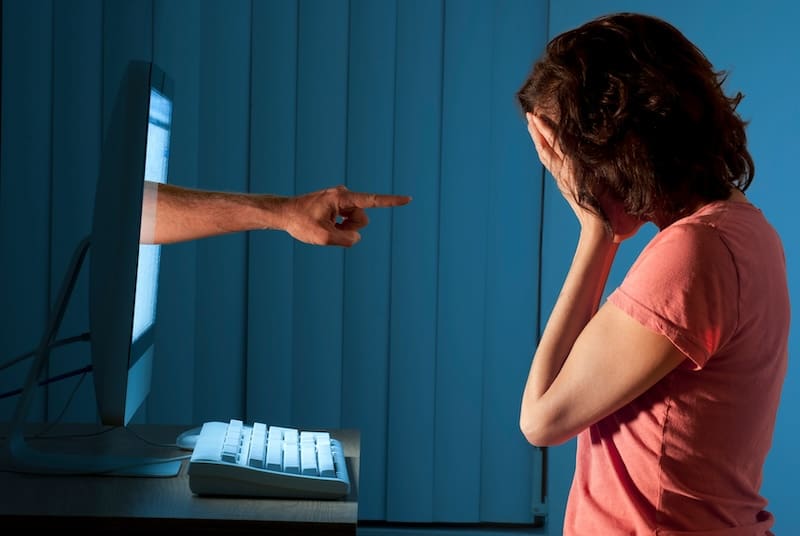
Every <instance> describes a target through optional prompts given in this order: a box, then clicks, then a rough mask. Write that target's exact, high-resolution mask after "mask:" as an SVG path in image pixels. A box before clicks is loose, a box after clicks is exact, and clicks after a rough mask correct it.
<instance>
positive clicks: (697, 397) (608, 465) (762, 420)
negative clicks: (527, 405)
mask: <svg viewBox="0 0 800 536" xmlns="http://www.w3.org/2000/svg"><path fill="white" fill-rule="evenodd" d="M608 299H609V301H610V302H611V303H613V304H614V305H616V306H617V307H619V308H620V309H622V310H623V311H625V312H626V313H627V314H629V315H630V316H631V317H633V318H634V319H636V320H637V321H639V322H640V323H641V324H642V325H644V326H646V327H649V328H651V329H653V330H654V331H657V332H658V333H661V334H663V335H665V336H666V337H668V338H669V339H670V340H671V341H672V342H673V343H674V344H675V346H676V347H677V348H679V349H680V350H681V351H682V352H683V353H684V354H686V357H687V359H686V361H684V363H683V365H681V366H679V367H678V368H677V369H675V370H673V371H672V372H670V373H669V374H668V375H667V376H666V377H664V378H663V379H662V380H661V381H659V382H658V383H657V384H656V385H654V386H653V387H652V388H651V389H649V390H648V391H647V392H645V393H644V394H643V395H641V396H640V397H639V398H637V399H636V400H634V401H633V402H631V403H630V404H628V405H627V406H625V407H623V408H622V409H620V410H619V411H617V412H616V413H614V414H612V415H609V416H608V417H606V418H604V419H602V420H601V421H599V422H597V423H596V424H594V425H592V426H590V427H589V428H588V429H586V430H584V431H583V432H581V433H580V434H579V436H578V445H577V448H578V450H577V459H576V469H575V475H574V479H573V483H572V488H571V491H570V495H569V500H568V503H567V511H566V516H565V525H564V534H565V535H569V536H573V535H574V536H615V535H623V534H625V535H637V536H640V535H659V536H679V535H680V536H684V535H692V536H699V535H704V536H754V535H759V536H764V535H770V534H771V532H770V530H769V529H770V527H772V525H773V516H772V514H771V513H769V512H768V511H767V510H766V506H767V501H766V500H765V499H764V498H763V497H762V496H761V495H760V488H761V480H762V466H763V464H764V460H765V458H766V456H767V452H768V451H769V449H770V446H771V443H772V434H773V430H774V426H775V416H776V412H777V409H778V402H779V399H780V394H781V388H782V385H783V379H784V376H785V373H786V366H787V343H788V334H789V320H790V319H789V315H790V310H789V295H788V288H787V281H786V265H785V258H784V254H783V248H782V245H781V241H780V238H779V237H778V235H777V234H776V232H775V231H774V229H773V228H772V227H771V226H770V224H769V223H768V222H767V221H766V220H765V218H764V217H763V215H762V213H761V211H760V210H758V209H757V208H756V207H754V206H753V205H751V204H749V203H742V202H725V201H720V202H715V203H711V204H709V205H707V206H705V207H703V208H702V209H701V210H700V211H698V212H696V213H695V214H693V215H691V216H689V217H686V218H684V219H682V220H679V221H677V222H675V223H674V224H672V225H670V226H669V227H667V228H665V229H664V230H662V231H661V232H659V233H658V234H656V236H655V237H654V238H653V240H652V241H651V242H650V243H649V244H648V245H647V247H646V248H645V249H644V251H642V253H641V255H640V256H639V258H638V259H637V260H636V262H635V263H634V265H633V266H632V267H631V269H630V271H629V272H628V274H627V275H626V277H625V280H624V281H623V282H622V284H621V286H620V287H619V288H617V289H616V290H614V292H613V293H612V294H611V295H610V296H609V298H608Z"/></svg>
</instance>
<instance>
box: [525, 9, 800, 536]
mask: <svg viewBox="0 0 800 536" xmlns="http://www.w3.org/2000/svg"><path fill="white" fill-rule="evenodd" d="M724 81H725V73H724V72H718V71H715V70H714V69H713V67H712V65H711V64H710V63H709V61H708V60H707V59H706V57H705V56H704V55H703V54H702V52H701V51H700V50H698V49H697V48H696V47H695V46H694V45H693V44H692V43H691V42H689V41H688V40H687V39H686V38H685V37H684V36H683V35H682V34H681V33H680V32H679V31H678V30H677V29H676V28H674V27H673V26H671V25H669V24H668V23H666V22H664V21H662V20H659V19H657V18H653V17H650V16H644V15H638V14H631V13H621V14H614V15H610V16H606V17H601V18H599V19H596V20H593V21H590V22H588V23H586V24H584V25H583V26H581V27H579V28H576V29H574V30H571V31H568V32H566V33H564V34H562V35H559V36H557V37H556V38H555V39H553V40H552V41H551V42H550V43H549V44H548V45H547V48H546V50H545V52H544V54H543V56H542V57H541V58H540V59H539V60H538V61H537V62H536V63H535V65H534V67H533V70H532V72H531V74H530V76H529V77H528V79H527V80H526V81H525V82H524V84H523V85H522V87H521V88H520V90H519V91H518V94H517V97H518V100H519V103H520V105H521V107H522V109H523V111H524V112H525V115H526V119H527V122H528V130H529V132H530V135H531V138H532V139H533V142H534V145H535V148H536V151H537V153H538V155H539V159H540V160H541V162H542V164H543V165H544V166H545V167H546V168H547V169H548V170H549V171H550V173H551V174H552V175H553V177H554V178H555V181H556V183H557V185H558V187H559V189H560V191H561V192H562V194H563V195H564V197H565V198H566V200H567V201H568V203H569V204H570V206H571V208H572V210H573V211H574V212H575V215H576V216H577V218H578V221H579V223H580V233H579V237H578V242H577V247H576V251H575V254H574V257H573V261H572V264H571V266H570V269H569V271H568V273H567V276H566V279H565V281H564V283H563V287H562V289H561V292H560V294H559V296H558V299H557V301H556V303H555V305H554V307H553V310H552V312H551V316H550V318H549V320H548V322H547V325H546V327H545V329H544V331H543V333H542V336H541V340H540V342H539V345H538V347H537V349H536V352H535V354H534V357H533V361H532V364H531V368H530V373H529V376H528V380H527V383H526V385H525V390H524V394H523V398H522V403H521V412H520V427H521V429H522V432H523V433H524V434H525V437H526V438H527V439H528V441H529V442H530V443H532V444H534V445H540V446H544V445H556V444H559V443H562V442H564V441H566V440H568V439H570V438H572V437H574V436H577V437H578V440H577V457H576V469H575V475H574V479H573V483H572V488H571V491H570V495H569V499H568V503H567V510H566V515H565V527H564V534H566V535H581V536H587V535H602V536H611V535H616V534H636V535H643V534H658V535H663V536H666V535H670V536H676V535H687V534H692V535H700V534H704V535H714V536H723V535H725V536H734V535H735V536H740V535H748V536H750V535H756V534H758V535H765V534H771V532H770V528H771V527H772V525H773V522H774V519H773V516H772V514H771V513H769V512H768V511H767V510H765V507H766V504H767V502H766V500H765V499H764V498H763V497H762V496H761V495H760V486H761V480H762V469H763V464H764V460H765V458H766V456H767V453H768V451H769V449H770V446H771V441H772V434H773V430H774V425H775V416H776V412H777V408H778V403H779V399H780V393H781V388H782V384H783V380H784V376H785V373H786V365H787V341H788V333H789V315H790V305H789V297H788V288H787V281H786V267H785V259H784V254H783V249H782V245H781V241H780V238H779V236H778V235H777V233H776V232H775V230H774V229H773V228H772V226H771V225H770V224H769V223H768V221H767V220H766V219H765V217H764V215H763V214H762V212H761V211H760V210H759V209H758V208H757V207H755V206H754V205H753V204H752V203H751V202H750V201H749V200H748V199H747V197H746V196H745V193H744V192H745V190H746V189H747V187H748V186H749V185H750V182H751V181H752V179H753V176H754V165H753V161H752V159H751V156H750V154H749V152H748V149H747V144H746V136H745V122H744V121H743V120H742V119H741V118H740V117H739V115H738V114H737V112H736V107H737V105H738V103H739V101H740V100H741V98H742V95H741V94H737V95H735V96H733V97H728V96H726V95H725V93H724V91H723V88H722V85H723V82H724ZM645 222H653V223H654V224H655V225H656V226H657V227H658V229H659V231H658V233H656V235H655V237H654V238H653V239H652V240H651V241H650V243H649V244H648V245H647V246H646V247H645V248H644V250H643V251H642V252H641V253H640V255H639V257H638V259H637V260H636V262H635V263H634V264H633V266H632V267H631V268H630V270H629V272H628V273H627V274H626V277H625V279H624V280H623V282H622V284H621V285H620V286H619V287H618V288H616V289H613V291H612V292H611V293H610V295H609V296H608V299H607V300H605V302H604V303H603V304H602V305H601V304H600V301H601V296H602V295H603V291H604V287H605V285H606V281H607V277H608V273H609V270H610V267H611V265H612V262H613V260H614V257H615V254H616V252H617V248H618V247H619V243H620V242H621V241H623V240H624V239H626V238H628V237H630V236H632V235H633V234H635V233H636V232H637V231H638V229H639V228H640V227H641V226H642V225H643V224H644V223H645Z"/></svg>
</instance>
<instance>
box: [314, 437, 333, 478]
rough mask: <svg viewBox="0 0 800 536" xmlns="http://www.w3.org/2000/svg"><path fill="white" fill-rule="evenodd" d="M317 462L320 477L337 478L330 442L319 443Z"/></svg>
mask: <svg viewBox="0 0 800 536" xmlns="http://www.w3.org/2000/svg"><path fill="white" fill-rule="evenodd" d="M317 460H318V462H319V476H326V477H335V476H336V471H335V470H334V467H333V452H331V444H330V442H328V443H325V442H322V443H317Z"/></svg>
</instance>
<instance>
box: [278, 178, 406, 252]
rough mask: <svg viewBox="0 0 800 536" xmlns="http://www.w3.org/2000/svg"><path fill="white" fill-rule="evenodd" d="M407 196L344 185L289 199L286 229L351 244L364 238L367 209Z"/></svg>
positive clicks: (313, 240)
mask: <svg viewBox="0 0 800 536" xmlns="http://www.w3.org/2000/svg"><path fill="white" fill-rule="evenodd" d="M409 201H411V198H410V197H408V196H404V195H391V194H372V193H364V192H353V191H350V190H348V189H347V188H346V187H344V186H337V187H335V188H327V189H325V190H319V191H316V192H311V193H308V194H304V195H299V196H296V197H290V198H287V200H286V203H285V204H284V206H283V209H282V213H283V221H284V223H283V228H284V229H285V230H286V232H288V233H289V234H290V235H291V236H293V237H294V238H296V239H297V240H300V241H301V242H306V243H308V244H316V245H323V246H344V247H350V246H352V245H354V244H355V243H357V242H358V241H359V240H361V234H360V233H359V232H358V230H359V229H361V228H362V227H364V226H365V225H367V224H368V223H369V218H368V217H367V212H366V210H365V209H368V208H380V207H396V206H400V205H405V204H407V203H408V202H409Z"/></svg>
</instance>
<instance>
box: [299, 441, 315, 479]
mask: <svg viewBox="0 0 800 536" xmlns="http://www.w3.org/2000/svg"><path fill="white" fill-rule="evenodd" d="M300 465H301V469H302V473H303V474H304V475H311V476H317V475H319V471H318V470H317V447H316V445H314V441H313V439H312V440H310V441H309V440H306V441H301V442H300Z"/></svg>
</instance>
